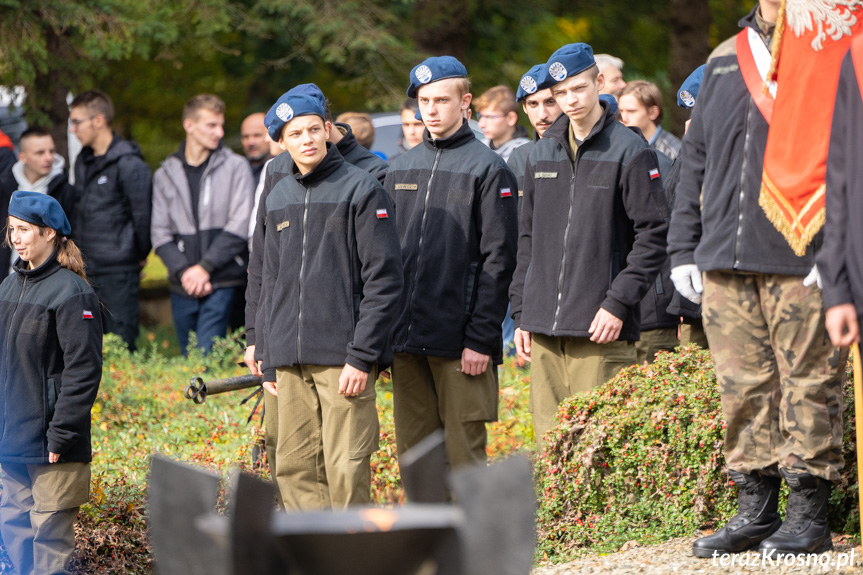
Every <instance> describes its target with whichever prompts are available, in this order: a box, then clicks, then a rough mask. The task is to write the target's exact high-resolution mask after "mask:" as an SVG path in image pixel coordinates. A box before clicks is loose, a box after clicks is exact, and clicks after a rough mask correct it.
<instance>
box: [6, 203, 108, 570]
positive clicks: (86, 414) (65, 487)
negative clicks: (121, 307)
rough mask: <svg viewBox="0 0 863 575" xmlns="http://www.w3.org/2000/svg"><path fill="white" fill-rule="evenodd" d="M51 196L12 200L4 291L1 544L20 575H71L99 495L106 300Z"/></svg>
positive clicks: (7, 237)
mask: <svg viewBox="0 0 863 575" xmlns="http://www.w3.org/2000/svg"><path fill="white" fill-rule="evenodd" d="M71 231H72V230H71V227H70V225H69V220H68V219H67V218H66V214H65V213H64V212H63V209H62V208H61V207H60V204H58V203H57V201H56V200H55V199H54V198H52V197H51V196H47V195H43V194H40V193H36V192H22V191H17V192H15V193H14V194H12V200H11V202H10V204H9V217H8V220H7V227H6V243H7V244H8V245H9V246H10V247H11V248H13V249H14V250H15V251H16V252H17V253H18V256H19V257H20V259H19V260H18V261H17V262H16V263H15V266H14V269H15V272H14V273H13V274H11V275H10V276H8V277H7V278H6V279H5V280H3V282H2V283H0V349H2V350H3V351H2V354H0V468H2V472H3V477H2V485H3V495H2V499H0V536H2V538H3V543H4V545H5V546H6V551H7V553H8V555H9V558H10V559H11V561H12V563H13V565H14V570H15V573H22V574H29V573H69V571H68V569H67V568H68V563H69V558H70V557H71V555H72V551H73V550H74V549H75V532H74V530H73V524H74V522H75V518H76V517H77V515H78V508H79V507H80V506H81V504H83V503H86V502H87V500H88V498H89V489H90V461H91V459H92V452H91V449H90V410H91V408H92V406H93V402H94V401H95V399H96V394H97V392H98V390H99V383H100V381H101V379H102V325H101V316H100V314H99V300H98V299H97V298H96V295H95V293H94V292H93V290H92V289H91V288H90V286H89V284H88V283H87V280H86V277H85V274H84V262H83V260H82V259H81V252H80V251H79V250H78V248H77V247H76V246H75V243H74V242H73V241H72V240H70V239H68V236H69V234H70V233H71Z"/></svg>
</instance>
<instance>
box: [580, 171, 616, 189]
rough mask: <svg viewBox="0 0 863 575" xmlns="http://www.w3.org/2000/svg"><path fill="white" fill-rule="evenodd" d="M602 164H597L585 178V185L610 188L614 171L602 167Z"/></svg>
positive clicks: (613, 179)
mask: <svg viewBox="0 0 863 575" xmlns="http://www.w3.org/2000/svg"><path fill="white" fill-rule="evenodd" d="M602 168H603V166H597V168H595V169H594V170H593V171H591V173H590V175H589V176H588V178H587V187H589V188H610V187H612V186H613V185H614V181H615V179H616V175H617V174H616V173H615V172H614V171H613V170H608V169H602Z"/></svg>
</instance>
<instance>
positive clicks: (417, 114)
mask: <svg viewBox="0 0 863 575" xmlns="http://www.w3.org/2000/svg"><path fill="white" fill-rule="evenodd" d="M414 118H415V119H417V120H419V121H420V122H422V121H423V115H422V114H420V109H419V108H417V111H416V112H415V113H414Z"/></svg>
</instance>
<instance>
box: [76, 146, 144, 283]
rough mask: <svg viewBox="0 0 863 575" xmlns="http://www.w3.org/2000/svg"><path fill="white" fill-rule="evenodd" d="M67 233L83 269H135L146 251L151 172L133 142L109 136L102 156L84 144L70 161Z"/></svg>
mask: <svg viewBox="0 0 863 575" xmlns="http://www.w3.org/2000/svg"><path fill="white" fill-rule="evenodd" d="M75 190H76V198H75V207H74V208H73V210H72V213H71V214H67V215H68V216H69V221H70V223H71V224H72V237H73V238H74V239H75V242H76V243H77V244H78V247H79V248H81V253H82V254H83V255H84V260H85V261H86V262H87V273H88V274H90V275H98V274H103V273H120V272H128V271H140V269H141V262H142V261H144V260H146V259H147V254H149V253H150V247H151V244H150V217H151V210H152V198H153V174H152V172H151V171H150V168H149V167H148V166H147V164H146V163H144V158H143V156H142V155H141V150H140V148H138V145H137V144H134V143H132V142H127V141H126V140H124V139H122V138H120V137H119V136H116V135H115V136H114V139H113V140H112V141H111V145H110V146H109V147H108V151H107V152H106V153H105V155H103V156H94V155H93V148H90V147H89V146H88V147H85V148H84V149H83V150H81V153H80V154H79V155H78V158H77V159H76V160H75Z"/></svg>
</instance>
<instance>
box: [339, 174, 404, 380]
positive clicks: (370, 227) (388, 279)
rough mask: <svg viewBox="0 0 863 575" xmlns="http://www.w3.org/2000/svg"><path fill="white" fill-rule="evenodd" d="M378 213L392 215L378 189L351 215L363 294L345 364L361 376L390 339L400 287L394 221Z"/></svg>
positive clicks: (402, 275)
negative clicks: (361, 372) (360, 372)
mask: <svg viewBox="0 0 863 575" xmlns="http://www.w3.org/2000/svg"><path fill="white" fill-rule="evenodd" d="M378 210H386V211H387V214H392V211H393V209H392V203H391V202H390V199H389V195H388V194H387V193H386V192H385V191H384V189H383V188H382V187H379V186H378V187H376V188H375V190H374V191H373V192H372V193H370V194H367V195H365V196H364V197H363V198H362V199H361V200H360V202H359V204H358V205H357V209H356V212H355V214H354V229H355V230H356V242H357V255H358V257H359V260H360V266H361V267H360V276H361V277H362V282H363V293H362V299H361V300H360V314H359V321H358V322H357V325H356V326H355V328H354V338H353V341H352V342H351V343H350V344H349V345H348V349H347V360H346V363H348V364H349V365H351V366H353V367H355V368H357V369H359V370H361V371H365V372H368V371H371V368H372V366H374V365H375V364H376V363H377V362H378V358H380V357H381V356H382V355H383V352H384V349H386V347H387V343H388V340H389V338H390V337H391V336H392V327H393V323H394V322H395V320H396V316H397V311H398V309H397V308H398V305H399V300H400V298H401V293H402V286H403V283H404V272H403V270H402V253H401V245H400V243H399V237H398V232H397V231H396V225H395V218H394V217H386V218H379V217H378Z"/></svg>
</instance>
